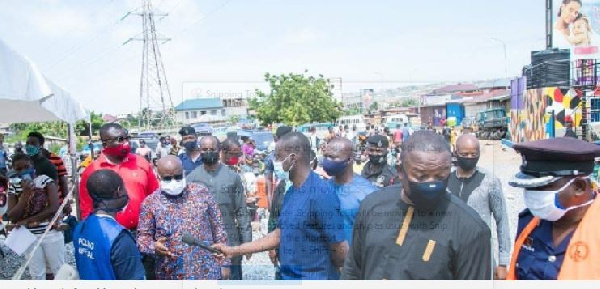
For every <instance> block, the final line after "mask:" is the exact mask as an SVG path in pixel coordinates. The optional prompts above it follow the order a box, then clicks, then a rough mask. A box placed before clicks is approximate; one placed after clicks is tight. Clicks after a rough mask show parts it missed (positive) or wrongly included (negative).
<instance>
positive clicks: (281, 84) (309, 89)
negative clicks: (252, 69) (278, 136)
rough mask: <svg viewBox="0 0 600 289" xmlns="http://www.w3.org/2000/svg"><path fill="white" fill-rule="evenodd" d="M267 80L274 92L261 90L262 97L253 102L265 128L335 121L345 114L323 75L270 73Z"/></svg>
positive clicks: (254, 108) (252, 107) (253, 107)
mask: <svg viewBox="0 0 600 289" xmlns="http://www.w3.org/2000/svg"><path fill="white" fill-rule="evenodd" d="M304 72H305V73H307V72H308V71H304ZM265 81H266V82H268V83H269V86H270V87H271V91H270V92H269V93H268V94H267V93H264V92H262V91H260V90H258V89H257V90H256V95H257V96H258V97H257V98H253V99H251V100H250V108H251V109H253V110H255V111H256V115H257V117H258V119H259V120H260V122H261V123H262V124H263V125H266V124H269V123H285V124H286V125H290V126H297V125H301V124H304V123H307V122H333V121H335V120H336V119H337V118H339V117H340V115H341V112H342V104H341V103H339V102H336V101H335V100H334V99H333V98H332V96H333V94H332V92H331V84H330V83H329V80H328V79H325V78H324V77H323V75H319V77H314V76H308V77H307V76H305V75H304V74H294V73H289V74H281V75H271V74H269V73H266V74H265Z"/></svg>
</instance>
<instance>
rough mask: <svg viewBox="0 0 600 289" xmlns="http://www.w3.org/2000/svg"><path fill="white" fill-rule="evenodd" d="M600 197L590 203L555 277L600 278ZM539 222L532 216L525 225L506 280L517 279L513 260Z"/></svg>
mask: <svg viewBox="0 0 600 289" xmlns="http://www.w3.org/2000/svg"><path fill="white" fill-rule="evenodd" d="M598 220H600V198H596V201H594V203H592V204H591V205H590V207H589V208H588V210H587V212H586V213H585V216H584V217H583V219H582V220H581V222H580V223H579V225H578V226H577V229H575V232H574V233H573V237H571V241H570V242H569V247H567V251H566V253H565V259H564V261H563V263H562V266H561V267H560V272H559V273H558V280H600V262H598V260H600V228H599V227H598V225H597V222H598ZM539 223H540V218H538V217H534V218H533V219H531V221H530V222H529V224H527V226H525V228H524V229H523V231H522V232H521V234H520V235H519V237H518V238H517V241H516V242H515V247H514V248H515V249H514V251H513V254H512V258H511V261H510V267H509V270H508V276H507V278H506V279H507V280H517V273H516V272H515V269H516V268H515V264H516V262H517V257H519V251H520V250H521V247H522V246H523V243H524V242H525V240H526V239H527V237H528V236H529V234H531V232H533V230H534V229H535V228H536V227H537V225H538V224H539Z"/></svg>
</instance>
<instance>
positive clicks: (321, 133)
mask: <svg viewBox="0 0 600 289" xmlns="http://www.w3.org/2000/svg"><path fill="white" fill-rule="evenodd" d="M333 126H334V125H333V123H329V122H328V123H305V124H303V125H301V126H299V127H298V128H297V131H298V132H301V133H303V134H305V135H307V136H309V135H310V132H309V130H310V129H311V128H313V127H314V128H316V130H317V137H318V138H319V139H324V138H325V135H326V134H327V132H329V128H333Z"/></svg>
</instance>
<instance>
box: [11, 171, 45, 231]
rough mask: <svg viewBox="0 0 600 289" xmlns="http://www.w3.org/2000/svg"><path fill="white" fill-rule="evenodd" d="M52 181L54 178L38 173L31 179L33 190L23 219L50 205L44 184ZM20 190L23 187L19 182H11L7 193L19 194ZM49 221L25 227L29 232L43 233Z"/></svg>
mask: <svg viewBox="0 0 600 289" xmlns="http://www.w3.org/2000/svg"><path fill="white" fill-rule="evenodd" d="M53 181H54V180H52V179H51V178H49V177H48V176H46V175H39V176H37V177H36V178H35V179H33V185H34V187H35V192H34V195H33V196H32V198H31V199H30V200H29V202H28V204H27V206H26V208H25V212H24V213H23V219H26V218H29V217H31V216H35V215H37V214H39V213H40V212H42V211H43V210H44V209H45V208H46V206H49V205H50V203H49V197H48V193H47V192H46V186H48V184H50V183H52V182H53ZM22 191H23V189H22V187H21V184H14V183H11V184H10V188H9V190H8V193H9V194H11V195H16V196H20V194H21V192H22ZM49 219H50V218H49ZM49 223H50V222H49V220H47V221H44V222H41V223H39V224H38V225H37V226H35V227H28V228H27V229H29V231H31V233H33V234H43V233H44V231H45V230H46V227H47V226H48V224H49Z"/></svg>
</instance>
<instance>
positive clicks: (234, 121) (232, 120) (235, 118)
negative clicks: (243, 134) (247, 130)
mask: <svg viewBox="0 0 600 289" xmlns="http://www.w3.org/2000/svg"><path fill="white" fill-rule="evenodd" d="M239 121H240V116H239V115H232V116H230V117H229V122H230V123H232V124H237V123H238V122H239Z"/></svg>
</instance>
